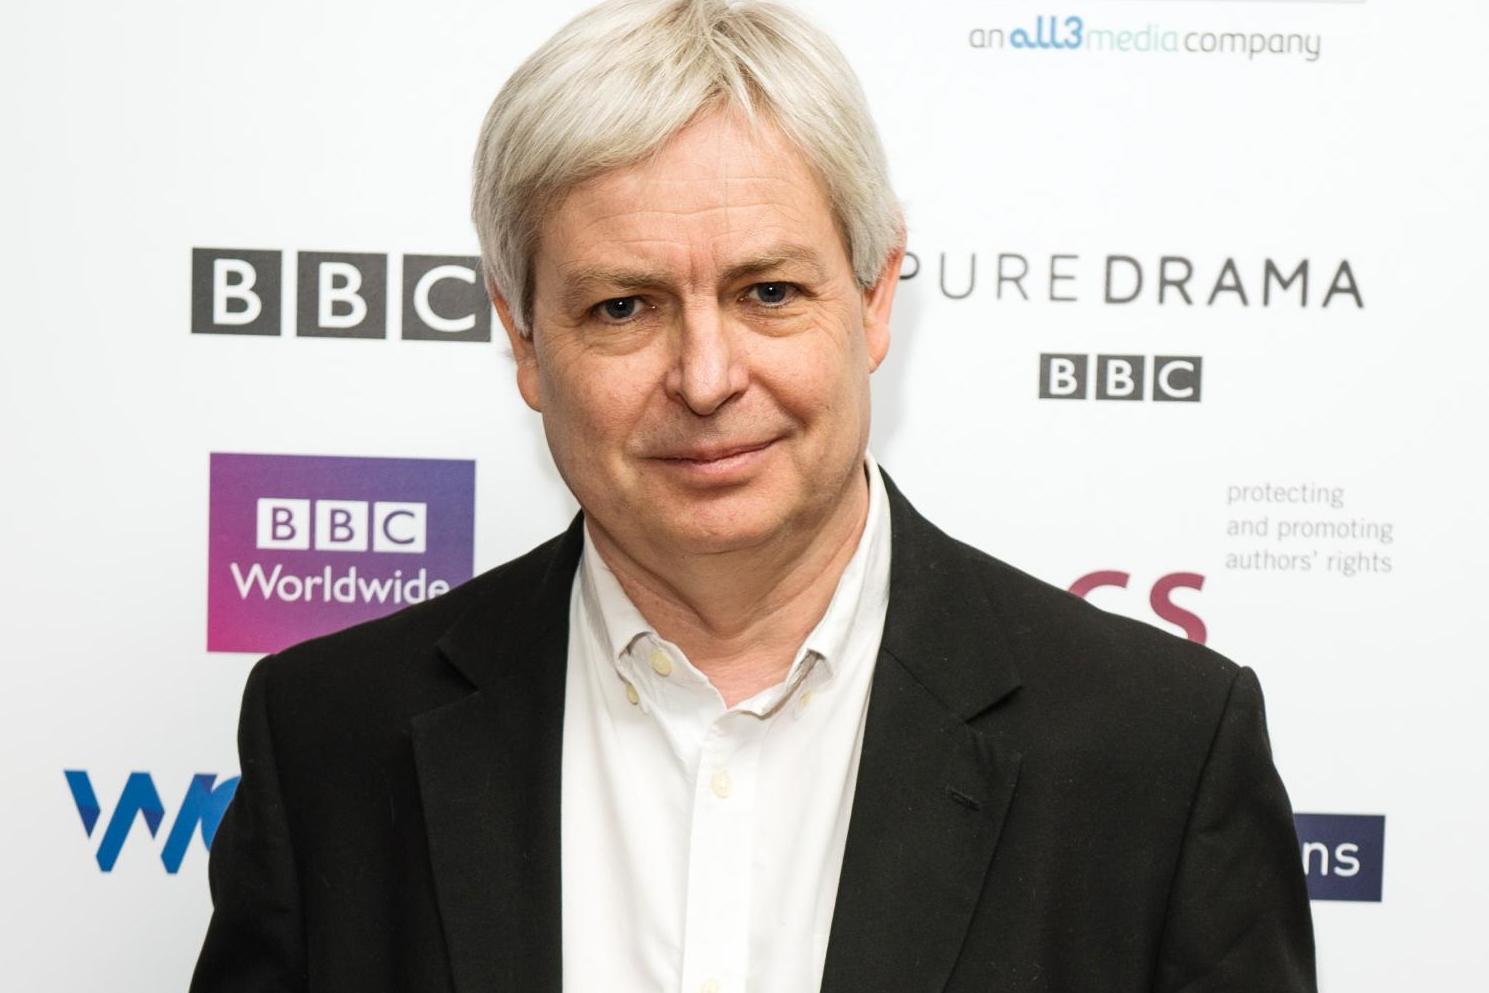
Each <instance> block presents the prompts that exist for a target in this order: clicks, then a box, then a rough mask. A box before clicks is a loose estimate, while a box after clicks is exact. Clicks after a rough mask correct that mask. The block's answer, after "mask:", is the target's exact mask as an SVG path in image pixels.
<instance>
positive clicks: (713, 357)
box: [667, 303, 749, 417]
mask: <svg viewBox="0 0 1489 993" xmlns="http://www.w3.org/2000/svg"><path fill="white" fill-rule="evenodd" d="M738 330H739V329H737V328H733V327H731V326H730V325H729V322H728V320H727V318H726V316H725V315H724V313H723V312H722V311H721V310H720V308H719V306H718V305H717V304H716V303H710V304H708V305H700V306H696V307H690V308H688V309H687V310H685V311H684V312H683V319H682V326H681V327H680V328H679V329H678V331H677V335H676V337H675V339H674V341H675V346H674V347H675V348H676V360H675V361H674V362H673V364H672V368H671V369H670V370H669V371H668V374H667V391H668V393H669V394H670V395H671V396H673V397H675V398H676V399H678V400H680V401H681V402H682V403H684V404H686V405H687V407H688V409H690V410H691V411H692V412H693V413H695V414H697V415H699V416H700V417H706V416H708V415H709V414H712V413H713V412H714V411H716V410H718V409H719V408H720V407H722V406H723V405H724V404H725V403H727V402H729V400H730V399H731V398H733V397H735V396H738V395H739V394H740V393H743V392H744V389H745V386H746V385H747V383H748V382H749V374H748V371H747V369H746V367H745V364H744V356H743V354H742V350H741V347H740V345H741V342H740V340H739V337H738Z"/></svg>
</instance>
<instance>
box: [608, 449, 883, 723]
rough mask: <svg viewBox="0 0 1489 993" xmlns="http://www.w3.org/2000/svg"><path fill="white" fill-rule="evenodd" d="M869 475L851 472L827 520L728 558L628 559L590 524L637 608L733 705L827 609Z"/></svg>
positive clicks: (767, 680)
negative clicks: (661, 566)
mask: <svg viewBox="0 0 1489 993" xmlns="http://www.w3.org/2000/svg"><path fill="white" fill-rule="evenodd" d="M868 502H869V490H868V481H867V479H866V478H865V473H864V472H863V471H862V469H861V468H860V470H859V471H858V472H855V473H854V474H853V475H852V477H851V479H850V482H849V485H848V487H847V489H846V491H845V493H844V494H843V498H842V499H841V500H839V501H837V503H836V504H835V505H834V507H833V509H832V511H831V512H830V513H829V515H828V517H827V519H826V520H825V521H824V522H823V524H822V526H820V527H817V528H815V529H812V530H811V533H810V534H803V535H801V536H799V537H794V536H790V535H788V536H785V537H783V538H782V539H781V540H778V541H773V542H769V543H767V544H766V545H763V546H761V547H759V548H751V549H746V550H741V551H738V552H730V553H726V554H723V555H719V554H708V555H668V556H666V557H658V559H657V561H659V562H664V563H665V567H666V572H665V574H663V572H662V571H661V570H660V569H659V568H655V567H651V566H650V564H649V562H648V561H646V559H651V558H652V557H651V556H645V557H643V556H641V555H632V554H628V552H627V551H626V550H625V549H623V548H622V547H621V546H620V545H619V544H618V543H617V542H616V541H615V540H614V539H613V538H612V537H611V535H610V534H609V533H608V532H607V531H605V529H604V528H603V527H599V526H596V524H595V522H594V521H593V520H592V519H591V520H587V521H586V525H587V526H588V527H589V529H590V536H591V538H592V539H593V541H594V545H595V548H596V550H598V551H599V553H600V557H601V558H602V559H603V560H604V562H605V564H606V565H607V566H609V567H610V571H611V572H613V573H614V574H615V578H616V579H617V580H618V581H619V582H620V586H621V589H623V590H624V591H625V593H626V596H628V597H629V598H630V600H631V602H632V603H633V604H635V606H636V609H637V610H638V611H640V612H641V616H643V617H645V618H646V620H647V623H649V624H651V625H652V626H653V627H654V628H655V629H656V631H657V633H658V634H659V635H661V636H662V637H663V638H665V639H666V640H668V641H670V642H672V643H673V644H675V645H677V646H678V647H679V648H681V649H682V650H683V652H684V653H685V654H686V655H687V657H688V661H689V662H691V663H692V664H693V665H694V666H695V667H696V668H697V669H698V670H699V671H700V672H702V673H703V674H704V675H705V676H707V677H708V679H709V682H711V683H713V685H714V687H715V688H716V689H717V690H718V691H719V694H720V695H721V696H722V697H723V698H724V705H725V706H726V707H732V706H734V704H736V703H738V702H739V701H741V700H747V699H749V698H750V697H752V696H754V695H755V694H756V693H758V692H760V691H761V690H763V689H765V688H766V687H768V686H772V685H774V684H776V683H778V682H780V680H781V679H782V678H783V677H784V676H785V674H786V671H787V670H788V669H789V668H790V667H791V662H792V660H793V657H794V655H795V652H796V650H797V648H799V647H800V646H801V643H802V642H803V641H804V640H805V639H806V636H807V635H808V634H809V633H811V630H812V628H814V627H815V626H816V625H817V622H818V621H819V620H821V619H822V615H823V614H824V613H826V612H827V605H828V604H829V603H830V602H831V601H832V595H833V592H834V591H835V590H836V589H837V585H838V580H839V578H841V577H842V575H843V570H844V569H846V568H847V566H848V562H849V561H850V560H851V559H852V558H853V553H854V551H855V550H856V549H857V548H858V542H859V538H860V537H861V536H862V534H863V529H864V526H865V523H866V521H867V518H868Z"/></svg>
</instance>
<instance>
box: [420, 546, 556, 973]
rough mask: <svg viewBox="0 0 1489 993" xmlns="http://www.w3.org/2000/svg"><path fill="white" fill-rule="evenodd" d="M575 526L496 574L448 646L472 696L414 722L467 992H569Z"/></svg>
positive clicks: (436, 862)
mask: <svg viewBox="0 0 1489 993" xmlns="http://www.w3.org/2000/svg"><path fill="white" fill-rule="evenodd" d="M579 527H580V521H579V519H578V518H576V519H575V521H574V523H573V525H571V526H570V528H569V530H568V531H567V532H566V533H565V534H564V535H562V536H560V537H559V538H557V539H555V540H554V541H552V542H549V543H548V544H546V545H544V546H542V547H540V548H538V549H536V550H534V551H533V552H532V553H530V554H529V555H527V556H525V557H524V558H522V559H519V560H517V561H515V562H513V563H511V564H509V565H508V566H505V567H503V568H502V569H500V570H498V571H497V572H496V573H494V574H493V575H492V576H491V578H490V584H491V588H490V589H488V590H487V591H484V593H483V595H481V596H478V597H477V598H476V599H477V606H476V607H475V608H474V609H473V610H472V611H471V612H470V613H468V614H466V615H465V616H464V617H462V618H461V620H460V621H458V622H457V623H456V624H455V625H454V626H453V627H452V628H451V629H450V630H449V631H448V632H446V634H445V636H444V637H443V638H442V639H441V640H440V642H439V650H440V652H441V653H442V654H443V655H444V656H445V658H446V659H447V660H448V661H449V662H450V663H452V664H453V665H454V666H455V667H456V668H457V669H459V670H460V671H461V672H462V673H463V674H464V675H465V676H466V678H467V679H469V680H470V681H471V683H472V684H473V685H474V687H475V689H474V691H473V692H472V693H470V694H469V695H468V696H466V697H463V698H461V699H460V700H457V701H456V702H454V703H452V704H448V705H446V706H444V707H440V708H438V709H436V710H432V711H429V712H427V713H424V714H420V715H419V716H418V717H416V718H415V719H414V721H413V742H414V757H415V762H416V764H417V767H418V774H419V788H420V794H421V798H422V800H423V805H424V815H425V823H426V826H427V831H428V836H429V855H430V860H431V864H432V867H433V871H434V881H435V892H436V897H437V899H438V902H439V908H440V917H441V920H442V922H443V925H444V931H445V940H446V944H447V945H448V948H449V955H450V966H451V971H452V973H453V975H454V980H455V989H456V990H457V991H459V993H501V991H512V993H529V991H531V993H541V991H553V993H557V991H558V990H559V989H560V988H561V986H562V965H563V959H562V955H561V948H560V943H561V936H562V916H561V898H562V876H561V873H560V864H559V858H560V850H559V849H560V826H561V822H560V818H559V798H560V774H561V772H562V755H563V702H564V674H565V669H566V666H567V649H568V632H567V623H568V604H569V590H570V583H571V582H572V579H573V575H574V568H575V565H576V564H577V562H578V558H579V550H580V548H581V547H582V544H583V539H582V533H581V532H580V530H579Z"/></svg>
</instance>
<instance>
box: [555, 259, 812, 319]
mask: <svg viewBox="0 0 1489 993" xmlns="http://www.w3.org/2000/svg"><path fill="white" fill-rule="evenodd" d="M786 265H797V266H800V267H802V268H803V269H805V270H806V271H807V277H808V278H809V279H813V280H816V281H818V282H822V281H825V280H826V279H827V267H826V266H825V265H824V264H823V262H822V258H821V256H819V255H818V254H817V252H815V251H814V250H813V249H811V248H808V247H807V246H805V245H776V246H772V247H770V248H767V249H766V250H764V251H762V252H760V253H758V254H756V255H752V256H751V257H749V258H747V259H744V260H742V261H740V262H736V263H735V264H733V265H731V266H729V267H728V268H727V269H725V270H724V271H723V273H722V274H721V277H720V278H721V281H722V282H723V283H733V282H736V281H738V280H740V279H743V278H745V277H746V276H753V275H757V274H759V273H763V272H769V271H771V270H772V269H779V268H781V267H782V266H786ZM669 282H670V279H669V277H668V276H667V274H666V273H663V272H660V271H651V270H646V269H628V268H626V267H624V266H606V265H597V266H582V267H579V268H576V269H573V270H570V271H569V272H568V273H566V274H565V276H564V289H563V292H562V293H561V294H560V299H561V300H562V301H563V308H564V309H565V310H569V309H572V308H574V307H577V306H579V305H581V304H583V303H585V302H586V301H587V300H588V298H589V296H590V295H591V294H592V293H594V292H596V291H597V290H598V289H600V288H602V287H603V288H604V289H606V290H644V289H650V288H652V287H656V286H665V285H667V284H668V283H669Z"/></svg>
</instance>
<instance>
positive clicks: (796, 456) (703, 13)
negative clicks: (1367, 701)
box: [193, 0, 1314, 993]
mask: <svg viewBox="0 0 1489 993" xmlns="http://www.w3.org/2000/svg"><path fill="white" fill-rule="evenodd" d="M474 214H475V220H476V224H477V228H478V230H479V232H480V235H481V241H482V250H483V254H484V259H485V264H486V269H487V272H488V273H489V274H490V291H491V296H492V299H493V302H494V304H495V306H496V308H497V310H498V313H499V315H500V317H501V320H502V323H503V325H504V326H505V327H506V329H507V333H508V335H509V337H510V340H511V345H512V349H513V353H514V355H515V357H516V366H517V385H518V388H519V390H520V391H521V393H522V396H523V398H524V399H525V400H526V401H527V403H528V404H529V405H530V406H532V408H533V409H534V410H537V411H539V412H541V415H542V420H543V427H544V430H545V432H546V434H547V438H548V443H549V447H550V449H551V451H552V454H553V458H554V461H555V463H556V464H557V466H558V469H559V471H560V473H561V474H562V475H563V478H564V480H565V481H566V483H567V484H568V485H569V487H570V488H571V489H572V491H573V493H574V495H575V497H576V499H577V500H578V502H579V504H580V506H581V507H582V508H583V513H582V514H581V516H580V517H579V518H578V519H576V520H575V522H574V524H573V525H572V526H571V527H570V528H569V530H568V531H567V532H566V533H565V534H563V535H561V536H559V537H557V538H555V539H553V540H552V541H550V542H548V543H547V544H545V545H543V546H541V547H539V548H537V549H535V550H533V551H532V552H530V553H528V554H527V555H525V556H523V557H521V558H519V559H516V560H514V561H512V562H509V563H507V564H505V565H503V566H500V567H498V568H497V569H494V570H492V571H491V572H488V573H486V574H484V575H482V576H480V577H478V578H476V579H475V580H472V581H471V582H469V583H467V584H464V585H463V586H461V587H459V588H458V589H455V590H452V591H451V592H449V593H447V594H445V595H444V596H441V597H439V598H437V599H435V600H433V601H431V602H428V603H426V604H422V605H419V606H416V607H413V608H410V609H408V610H405V611H402V612H400V613H398V614H395V615H393V616H391V617H389V618H386V619H384V620H381V621H377V622H374V623H371V624H366V625H362V626H359V627H356V628H353V629H351V630H348V631H344V632H341V633H339V634H336V635H332V636H330V637H327V638H322V639H318V640H316V641H312V642H309V643H307V644H304V645H300V646H298V647H296V648H293V649H290V650H289V651H286V652H283V653H281V654H279V655H278V656H274V657H271V658H268V659H265V660H263V661H262V662H260V663H259V664H258V665H257V666H256V667H255V669H254V670H253V673H252V674H251V675H250V677H249V680H248V685H247V688H246V690H245V693H244V704H243V714H242V719H241V725H240V747H241V751H242V782H241V785H240V787H239V790H238V793H237V795H236V797H235V798H234V800H233V803H232V805H231V806H230V808H229V810H228V812H227V815H226V817H225V819H224V821H223V823H222V826H221V827H220V829H219V831H218V834H217V837H216V842H215V844H214V846H213V850H212V860H211V879H212V888H213V898H214V902H215V911H214V915H213V919H212V923H211V927H210V929H209V931H208V934H207V939H206V943H205V947H204V948H203V950H202V955H201V960H200V962H199V964H198V967H197V973H196V977H195V980H194V983H193V989H194V990H196V991H198V993H226V991H249V990H253V991H263V990H294V991H311V990H314V991H333V990H334V991H357V993H368V991H376V990H417V991H435V990H457V991H461V993H477V991H513V993H529V991H543V990H553V991H557V990H564V991H570V993H573V991H591V990H621V991H630V990H636V991H643V990H667V991H677V990H681V991H687V993H693V991H704V993H707V991H714V993H733V991H761V993H791V991H806V990H816V989H819V988H820V989H822V990H827V991H834V993H850V991H852V993H858V991H869V990H883V991H893V993H910V991H932V990H950V991H972V990H977V991H991V990H999V991H1004V990H1006V991H1015V990H1051V991H1061V993H1071V991H1091V993H1098V991H1099V993H1119V991H1139V990H1142V991H1149V990H1155V991H1181V990H1182V991H1185V993H1198V991H1220V990H1237V991H1239V990H1265V991H1292V990H1307V989H1313V986H1314V979H1313V946H1312V934H1311V926H1310V922H1309V911H1308V903H1307V896H1306V893H1305V891H1304V886H1303V879H1302V874H1301V868H1300V865H1299V859H1298V854H1297V849H1296V840H1295V838H1294V835H1293V830H1292V825H1291V812H1290V810H1289V806H1288V800H1287V796H1286V794H1285V792H1284V790H1283V788H1282V785H1281V783H1280V782H1279V780H1278V778H1277V775H1276V772H1275V770H1274V768H1273V764H1272V761H1271V756H1270V753H1269V749H1268V744H1267V738H1266V732H1265V726H1264V720H1263V716H1262V704H1261V696H1260V691H1259V689H1258V686H1257V682H1256V679H1255V677H1254V676H1253V675H1252V673H1251V672H1250V671H1249V670H1247V669H1240V668H1237V667H1236V666H1235V665H1233V664H1231V663H1230V662H1228V661H1226V660H1224V659H1221V658H1220V657H1218V656H1216V655H1215V654H1213V653H1212V652H1209V651H1207V650H1205V649H1203V648H1201V647H1199V646H1196V645H1193V644H1191V643H1188V642H1184V641H1180V640H1178V639H1175V638H1172V637H1170V636H1168V635H1165V634H1163V633H1160V632H1158V631H1157V630H1155V629H1153V628H1150V627H1147V626H1144V625H1141V624H1138V623H1135V622H1132V621H1127V620H1123V619H1120V618H1117V617H1113V616H1109V615H1106V614H1103V613H1101V612H1099V611H1097V610H1095V609H1094V608H1091V607H1089V606H1087V605H1085V604H1083V603H1082V602H1080V601H1078V600H1077V599H1075V598H1073V597H1071V596H1069V595H1067V594H1065V593H1063V592H1061V591H1059V590H1056V589H1053V588H1051V587H1048V586H1045V585H1044V584H1042V583H1040V582H1038V581H1036V580H1034V579H1032V578H1030V577H1028V576H1026V575H1023V574H1022V573H1019V572H1017V571H1016V570H1014V569H1012V568H1010V567H1009V566H1006V565H1004V564H1002V563H1000V562H998V561H996V560H995V559H992V558H990V557H988V556H986V555H984V554H982V553H980V552H978V551H975V550H973V549H971V548H968V547H967V546H965V545H961V544H959V543H957V542H955V541H953V540H952V539H950V538H948V537H946V536H945V535H943V534H942V533H941V532H939V531H938V530H936V529H935V528H934V527H933V526H932V525H931V524H929V523H928V522H927V521H925V520H924V519H923V518H921V517H920V516H919V515H918V514H917V513H916V512H915V510H914V509H913V508H912V507H911V505H910V504H909V502H908V501H907V500H906V498H905V497H904V496H903V495H902V494H901V493H900V492H899V490H898V489H896V488H895V486H894V485H893V484H892V483H891V482H890V481H889V479H888V477H887V476H885V475H883V474H882V473H881V472H880V470H879V469H878V467H877V466H876V464H875V463H874V461H873V459H872V458H871V457H870V456H869V455H868V453H867V442H868V437H869V378H870V375H871V373H872V372H873V371H874V370H875V369H876V368H877V367H878V365H879V364H880V363H881V362H882V361H883V359H884V357H885V355H886V353H887V350H888V346H889V319H890V310H891V304H892V301H893V297H894V290H895V285H896V281H897V278H898V274H899V269H900V263H901V258H902V255H903V251H904V240H903V239H904V229H903V224H902V222H901V219H900V213H899V208H898V206H897V204H896V203H895V201H894V198H893V195H892V193H891V192H890V189H889V185H888V181H887V173H886V169H885V165H884V161H883V155H882V153H881V151H880V147H879V143H878V139H877V136H876V135H875V133H874V129H873V125H872V123H871V121H870V119H869V116H868V113H867V110H866V108H865V106H864V101H863V97H862V94H861V91H860V90H859V88H858V85H857V83H856V81H855V80H854V78H853V76H852V73H851V71H850V70H849V69H848V67H847V66H846V64H845V63H844V62H843V60H842V58H841V56H840V55H839V54H838V52H837V51H836V49H835V48H834V47H833V45H832V44H831V42H830V41H828V40H827V39H826V38H825V37H823V36H822V35H821V34H820V33H819V32H817V31H816V30H815V29H813V28H812V27H810V26H809V25H807V24H806V23H804V22H803V21H802V20H800V19H799V18H798V17H797V16H795V15H793V14H791V13H789V12H787V11H785V10H783V9H781V8H778V7H774V6H769V5H766V4H741V5H739V6H734V7H731V6H728V5H726V4H725V3H724V2H722V0H620V2H614V3H610V4H606V5H602V6H601V7H598V8H596V9H595V10H593V11H590V12H589V13H587V14H585V15H582V16H581V17H579V18H578V19H576V20H575V21H574V22H572V23H571V24H569V25H568V26H567V27H565V28H564V29H563V30H562V31H560V32H559V34H558V35H556V36H555V37H554V38H553V39H552V40H550V41H549V42H548V43H546V44H545V45H544V46H543V47H542V48H541V49H540V50H539V51H538V52H537V53H535V54H534V55H533V56H532V57H531V58H530V59H529V60H528V61H527V63H525V64H524V65H523V66H522V67H521V68H519V69H518V70H517V72H516V73H515V74H514V75H513V76H512V78H511V79H510V80H509V81H508V83H507V84H506V86H505V87H504V88H503V90H502V92H501V94H500V95H499V96H498V97H497V99H496V102H495V103H494V104H493V106H492V109H491V112H490V114H489V115H488V117H487V120H486V124H485V128H484V130H483V133H482V137H481V143H480V148H479V150H478V153H477V159H476V175H475V196H474Z"/></svg>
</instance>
